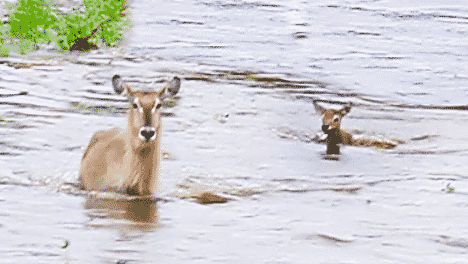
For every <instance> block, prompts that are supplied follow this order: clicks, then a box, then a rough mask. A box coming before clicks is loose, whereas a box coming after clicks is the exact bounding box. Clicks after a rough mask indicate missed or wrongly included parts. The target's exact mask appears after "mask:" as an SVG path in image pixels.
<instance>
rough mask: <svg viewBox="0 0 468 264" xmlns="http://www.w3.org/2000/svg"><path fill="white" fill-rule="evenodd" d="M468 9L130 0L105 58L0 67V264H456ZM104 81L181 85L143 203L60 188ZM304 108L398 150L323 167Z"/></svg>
mask: <svg viewBox="0 0 468 264" xmlns="http://www.w3.org/2000/svg"><path fill="white" fill-rule="evenodd" d="M465 6H466V4H465V3H464V1H435V0H434V1H424V3H421V2H420V1H405V2H402V1H394V0H392V1H320V2H316V1H287V2H286V1H268V2H265V1H264V2H262V1H191V2H186V1H147V0H146V1H143V0H142V1H131V11H132V14H133V21H134V27H133V28H132V30H131V32H129V34H128V39H127V40H126V41H125V43H124V45H123V46H121V47H119V48H111V49H101V50H98V51H93V52H91V53H89V54H62V53H57V52H55V51H51V50H39V51H37V52H34V53H32V54H27V55H11V56H10V57H8V58H3V59H1V61H0V62H1V64H0V118H1V119H0V135H1V137H0V183H1V184H0V237H1V239H0V255H1V256H2V259H1V260H0V263H468V255H467V253H468V235H467V234H468V229H467V227H466V224H465V223H466V222H465V221H466V219H467V217H468V202H467V199H468V175H467V174H466V168H467V165H466V159H467V154H468V147H467V145H466V142H467V140H468V132H467V130H466V129H465V125H464V124H465V122H466V121H467V119H468V116H467V114H466V109H467V108H466V103H465V102H466V101H468V98H467V93H466V90H467V88H468V85H467V81H468V71H467V67H468V66H467V63H466V60H467V59H466V57H467V56H468V51H467V50H468V49H467V46H468V44H467V42H466V41H464V40H465V39H466V35H467V34H468V27H467V24H468V8H467V7H465ZM114 74H120V75H121V76H122V77H123V78H124V79H125V80H126V81H128V82H129V83H131V84H134V85H136V86H138V87H140V86H148V85H150V84H151V83H152V82H153V81H155V80H161V79H166V78H170V77H171V76H174V75H177V76H180V77H181V78H182V88H181V90H180V92H179V94H178V95H177V97H176V98H175V99H174V101H173V104H171V106H170V107H166V108H165V109H163V112H164V118H163V129H164V131H163V133H164V134H163V138H162V150H163V152H164V157H165V158H164V160H163V161H162V164H161V172H160V185H159V189H158V195H157V196H156V197H153V198H152V199H148V198H135V197H128V196H124V195H116V194H112V193H91V194H89V193H86V192H83V191H79V190H77V189H76V188H75V187H74V184H75V183H76V181H77V177H78V170H79V167H80V159H81V156H82V154H83V151H84V149H85V148H86V146H87V144H88V142H89V139H90V138H91V135H92V134H93V132H94V131H96V130H98V129H106V128H111V127H114V126H121V127H123V126H125V124H126V119H125V112H126V109H127V107H128V103H126V102H125V100H124V98H122V97H120V96H117V95H113V94H112V87H111V82H110V78H111V77H112V76H113V75H114ZM312 100H321V101H322V102H323V104H324V105H328V106H329V107H338V104H343V103H346V102H351V103H352V104H353V107H352V109H351V112H350V113H349V114H348V115H347V116H346V117H345V118H344V119H343V122H342V127H344V128H346V129H348V130H350V131H352V132H353V133H354V134H355V135H356V136H357V137H373V138H380V139H382V140H392V141H394V142H397V143H398V146H397V147H395V148H392V149H379V148H372V147H351V146H344V147H342V149H341V152H342V154H341V156H340V158H339V159H337V160H335V159H325V158H324V155H323V154H324V153H325V148H326V147H325V145H324V144H318V143H316V142H315V141H314V140H313V138H314V136H315V134H316V133H317V132H319V130H320V126H321V120H320V116H319V115H318V114H317V113H316V112H315V110H314V107H313V104H312ZM206 192H209V193H212V194H215V195H220V196H221V197H222V198H224V199H226V200H227V202H225V203H216V204H201V203H199V202H198V200H197V199H195V198H194V197H199V194H201V193H206Z"/></svg>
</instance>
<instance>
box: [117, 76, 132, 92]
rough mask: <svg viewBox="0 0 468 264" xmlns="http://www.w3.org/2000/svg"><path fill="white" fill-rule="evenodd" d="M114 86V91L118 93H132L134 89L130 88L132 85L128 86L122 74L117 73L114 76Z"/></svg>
mask: <svg viewBox="0 0 468 264" xmlns="http://www.w3.org/2000/svg"><path fill="white" fill-rule="evenodd" d="M112 87H114V91H115V92H116V93H117V94H121V95H126V94H131V93H132V89H131V88H130V86H128V85H127V84H126V83H125V82H124V81H123V80H122V77H120V75H117V74H116V75H114V77H112Z"/></svg>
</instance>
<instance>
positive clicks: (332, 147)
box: [314, 101, 404, 154]
mask: <svg viewBox="0 0 468 264" xmlns="http://www.w3.org/2000/svg"><path fill="white" fill-rule="evenodd" d="M314 106H315V109H316V111H317V112H318V113H320V115H321V116H322V122H323V124H322V130H323V132H324V133H325V134H327V135H328V137H327V154H340V147H339V144H346V145H354V146H373V147H378V148H384V149H389V148H394V147H396V145H397V143H394V142H392V141H387V140H385V141H384V140H379V139H375V138H354V137H353V135H352V134H350V133H348V132H346V131H344V130H342V129H341V119H342V118H343V116H345V115H347V114H348V113H349V111H350V110H351V104H349V103H348V104H346V105H345V106H344V107H343V108H341V109H339V110H334V109H327V108H324V107H322V106H320V105H319V104H318V103H317V101H314ZM325 128H326V129H325ZM394 140H395V139H394ZM395 141H396V142H398V143H404V142H403V141H401V140H395Z"/></svg>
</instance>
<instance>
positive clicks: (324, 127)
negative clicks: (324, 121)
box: [322, 125, 330, 132]
mask: <svg viewBox="0 0 468 264" xmlns="http://www.w3.org/2000/svg"><path fill="white" fill-rule="evenodd" d="M328 129H330V126H329V125H323V126H322V130H323V132H327V131H328Z"/></svg>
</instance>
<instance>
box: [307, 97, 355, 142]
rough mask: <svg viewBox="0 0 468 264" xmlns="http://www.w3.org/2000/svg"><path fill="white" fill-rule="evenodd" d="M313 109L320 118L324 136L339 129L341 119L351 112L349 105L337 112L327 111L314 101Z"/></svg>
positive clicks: (333, 110)
mask: <svg viewBox="0 0 468 264" xmlns="http://www.w3.org/2000/svg"><path fill="white" fill-rule="evenodd" d="M314 106H315V109H316V110H317V112H318V113H320V115H321V116H322V130H323V132H324V133H325V134H331V133H333V132H336V131H340V129H341V119H342V118H343V116H345V115H347V114H348V113H349V111H350V110H351V104H350V103H348V104H346V105H345V106H344V107H343V108H341V109H339V110H335V109H327V108H324V107H322V106H320V105H319V104H318V103H317V102H316V101H314Z"/></svg>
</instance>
